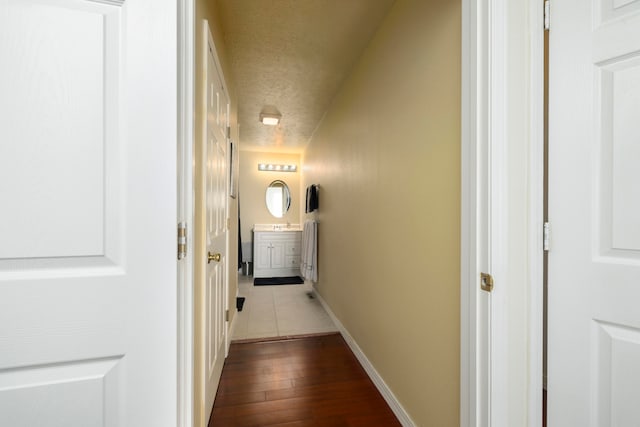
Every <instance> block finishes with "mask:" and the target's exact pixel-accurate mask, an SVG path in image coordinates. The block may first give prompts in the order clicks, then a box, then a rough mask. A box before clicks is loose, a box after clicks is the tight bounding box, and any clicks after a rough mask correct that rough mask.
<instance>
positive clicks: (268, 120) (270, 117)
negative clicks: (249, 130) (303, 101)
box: [260, 113, 282, 126]
mask: <svg viewBox="0 0 640 427" xmlns="http://www.w3.org/2000/svg"><path fill="white" fill-rule="evenodd" d="M281 117H282V114H280V113H260V121H261V122H262V124H265V125H269V126H276V125H277V124H278V123H280V118H281Z"/></svg>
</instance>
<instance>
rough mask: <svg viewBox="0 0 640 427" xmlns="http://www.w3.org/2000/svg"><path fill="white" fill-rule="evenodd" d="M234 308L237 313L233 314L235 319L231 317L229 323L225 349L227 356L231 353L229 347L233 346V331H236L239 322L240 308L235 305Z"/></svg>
mask: <svg viewBox="0 0 640 427" xmlns="http://www.w3.org/2000/svg"><path fill="white" fill-rule="evenodd" d="M233 310H235V315H234V316H233V319H231V323H230V324H229V328H228V329H227V343H226V346H227V348H225V350H224V352H225V355H224V357H225V358H226V357H227V356H228V355H229V348H230V347H231V340H232V339H233V333H234V332H235V330H236V325H237V324H238V322H237V320H238V310H237V309H236V308H235V307H234V308H233Z"/></svg>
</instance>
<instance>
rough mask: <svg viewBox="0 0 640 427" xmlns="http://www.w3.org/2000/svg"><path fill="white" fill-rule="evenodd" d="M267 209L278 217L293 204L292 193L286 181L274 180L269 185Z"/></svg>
mask: <svg viewBox="0 0 640 427" xmlns="http://www.w3.org/2000/svg"><path fill="white" fill-rule="evenodd" d="M266 199H267V209H269V212H270V213H271V215H273V216H275V217H276V218H282V217H283V216H284V214H285V213H287V211H288V210H289V207H290V206H291V194H290V193H289V187H288V186H287V184H286V183H285V182H284V181H280V180H276V181H273V182H272V183H271V184H269V186H268V187H267V197H266Z"/></svg>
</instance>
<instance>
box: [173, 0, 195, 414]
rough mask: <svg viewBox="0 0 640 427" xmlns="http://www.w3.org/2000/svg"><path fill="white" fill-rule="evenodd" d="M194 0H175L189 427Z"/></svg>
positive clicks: (183, 366) (184, 408)
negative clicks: (184, 245)
mask: <svg viewBox="0 0 640 427" xmlns="http://www.w3.org/2000/svg"><path fill="white" fill-rule="evenodd" d="M194 32H195V11H194V0H178V106H177V107H178V108H177V111H178V135H177V137H178V138H177V139H178V147H177V150H178V177H177V178H178V180H177V181H178V207H177V210H178V221H179V222H184V223H186V224H187V247H186V251H187V256H186V257H185V258H184V259H182V260H180V261H178V278H177V285H178V289H177V292H178V318H177V322H178V329H177V330H178V390H177V396H178V402H177V405H178V411H177V413H178V419H177V420H176V421H177V425H178V426H180V427H192V426H193V268H194V259H193V255H194V245H193V241H194V237H193V227H194V224H195V218H194V205H193V203H194V196H193V192H194V186H193V185H194V177H193V174H194V169H193V152H194V149H195V147H194V144H195V140H194V73H195V64H194V61H195V56H194V49H195V40H194Z"/></svg>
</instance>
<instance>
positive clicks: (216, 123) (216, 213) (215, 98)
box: [204, 26, 229, 414]
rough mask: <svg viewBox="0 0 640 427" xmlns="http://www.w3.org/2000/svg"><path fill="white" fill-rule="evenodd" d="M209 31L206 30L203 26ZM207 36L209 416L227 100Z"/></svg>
mask: <svg viewBox="0 0 640 427" xmlns="http://www.w3.org/2000/svg"><path fill="white" fill-rule="evenodd" d="M205 29H206V30H207V33H209V32H208V27H207V26H205ZM208 37H209V44H208V46H209V54H208V55H207V58H208V59H207V143H206V159H207V165H206V168H205V170H206V174H207V176H206V199H207V203H206V206H207V212H206V221H207V223H206V234H207V236H206V238H207V251H208V254H209V258H210V259H209V263H208V265H207V274H206V283H205V318H206V320H205V322H206V324H205V328H204V333H205V372H206V379H205V386H204V387H205V392H204V395H205V403H206V406H205V408H206V410H207V412H206V413H207V414H209V413H211V409H212V408H213V401H214V399H215V396H216V391H217V389H218V383H219V381H220V375H221V374H222V366H223V364H224V359H225V356H226V354H225V352H226V348H225V346H226V334H227V324H226V318H225V317H226V313H225V311H226V301H227V256H226V247H227V189H228V188H229V187H228V181H227V157H226V151H227V150H226V149H227V138H226V134H227V126H228V121H227V117H228V108H229V101H228V96H227V92H226V89H225V87H224V80H223V78H222V73H221V72H220V71H219V67H218V66H217V63H218V62H217V60H216V58H215V56H214V52H215V49H214V47H213V42H212V40H211V35H210V33H209V34H208Z"/></svg>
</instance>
